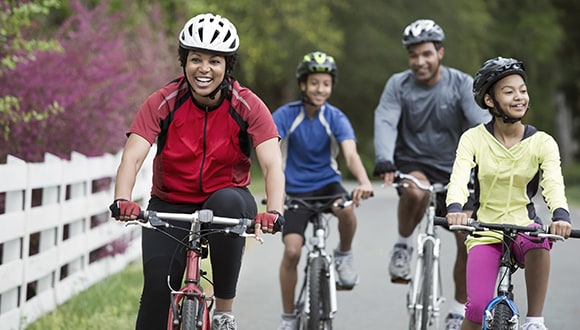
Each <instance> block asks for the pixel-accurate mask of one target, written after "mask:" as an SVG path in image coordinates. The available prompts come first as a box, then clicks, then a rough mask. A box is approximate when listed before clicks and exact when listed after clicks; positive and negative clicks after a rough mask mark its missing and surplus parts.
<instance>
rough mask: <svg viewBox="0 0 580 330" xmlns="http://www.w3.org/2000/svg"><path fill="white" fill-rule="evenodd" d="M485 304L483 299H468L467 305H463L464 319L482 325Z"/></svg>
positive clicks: (485, 301)
mask: <svg viewBox="0 0 580 330" xmlns="http://www.w3.org/2000/svg"><path fill="white" fill-rule="evenodd" d="M487 303H488V301H487V300H484V299H480V300H473V299H469V300H468V302H467V304H465V317H466V318H467V319H469V320H470V321H473V322H475V323H482V322H483V311H484V310H485V307H486V306H487Z"/></svg>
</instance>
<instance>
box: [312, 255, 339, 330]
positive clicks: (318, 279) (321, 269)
mask: <svg viewBox="0 0 580 330" xmlns="http://www.w3.org/2000/svg"><path fill="white" fill-rule="evenodd" d="M308 276H309V284H308V285H309V290H310V294H309V305H310V309H309V311H308V312H309V313H308V330H330V329H332V320H331V319H330V283H329V276H328V271H327V260H326V258H324V257H322V256H319V257H316V258H314V259H312V261H311V264H310V268H309V269H308ZM333 284H334V283H333Z"/></svg>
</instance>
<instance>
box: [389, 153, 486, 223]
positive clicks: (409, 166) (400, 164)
mask: <svg viewBox="0 0 580 330" xmlns="http://www.w3.org/2000/svg"><path fill="white" fill-rule="evenodd" d="M396 166H397V170H399V171H400V172H402V173H411V172H413V171H417V172H421V173H423V174H425V176H426V177H427V180H429V182H431V183H442V184H444V185H446V184H448V183H449V177H450V176H451V173H449V172H445V171H442V170H439V169H436V168H434V167H432V166H429V165H426V164H423V163H415V162H408V161H397V164H396ZM471 183H472V182H471ZM471 183H470V184H471ZM400 194H401V192H400V191H399V195H400ZM446 198H447V193H446V192H440V193H437V207H436V208H435V215H437V216H439V217H444V216H445V215H446V214H447V205H446V203H445V199H446ZM474 203H475V196H474V195H473V193H471V194H469V197H468V198H467V202H466V203H465V205H463V209H464V210H468V211H473V210H474Z"/></svg>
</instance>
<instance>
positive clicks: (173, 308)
mask: <svg viewBox="0 0 580 330" xmlns="http://www.w3.org/2000/svg"><path fill="white" fill-rule="evenodd" d="M138 219H140V220H134V221H128V222H127V225H132V224H137V225H140V226H142V227H144V228H148V229H152V230H159V231H162V230H163V228H172V227H173V228H175V227H174V226H173V225H171V224H170V223H169V222H167V221H165V220H176V221H185V222H190V223H191V228H190V230H189V235H188V242H187V244H185V243H184V242H182V241H181V240H180V239H179V238H176V237H173V236H171V235H170V234H168V233H167V232H165V233H166V234H167V235H169V236H170V237H172V238H173V239H175V240H177V241H179V242H180V243H181V244H182V245H184V246H185V247H186V248H187V259H186V267H185V272H184V273H185V277H184V280H183V286H182V287H181V288H180V289H179V290H175V289H174V288H172V287H171V285H170V280H169V276H168V278H167V285H168V286H169V289H170V290H171V303H170V306H169V317H168V319H167V329H168V330H176V329H184V330H193V329H201V330H209V329H210V327H211V323H210V312H211V310H212V308H213V304H214V301H215V299H214V297H213V296H207V295H206V294H205V292H204V289H203V287H202V285H201V280H202V278H203V279H205V280H206V281H208V282H209V283H210V284H211V281H210V280H209V279H208V278H207V277H206V276H205V275H206V274H207V272H206V271H204V270H202V269H201V260H202V259H205V258H207V256H208V243H207V240H206V237H207V236H208V235H211V234H215V233H227V234H233V235H238V236H241V237H256V238H257V239H259V240H260V242H262V241H261V239H260V238H259V236H256V235H254V234H248V233H246V231H247V230H248V228H253V226H254V220H253V219H245V218H239V219H237V218H226V217H218V216H214V215H213V211H212V210H208V209H202V210H198V211H195V212H193V213H164V212H156V211H141V213H140V215H139V217H138ZM202 224H216V225H224V227H223V228H220V229H215V228H212V229H202Z"/></svg>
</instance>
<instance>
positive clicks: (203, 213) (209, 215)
mask: <svg viewBox="0 0 580 330" xmlns="http://www.w3.org/2000/svg"><path fill="white" fill-rule="evenodd" d="M197 214H198V219H199V222H201V223H210V222H211V221H212V220H213V210H208V209H204V210H199V211H197Z"/></svg>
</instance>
